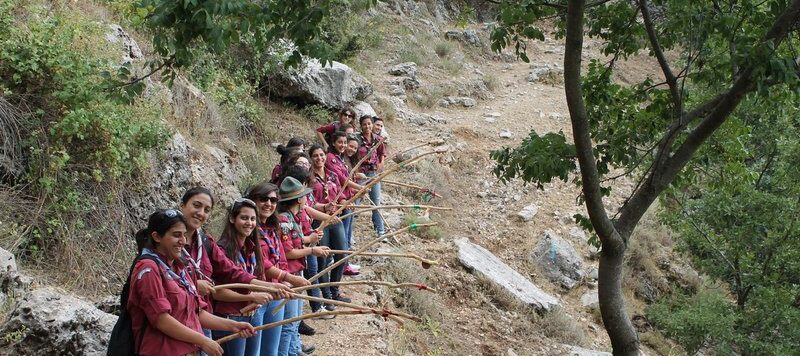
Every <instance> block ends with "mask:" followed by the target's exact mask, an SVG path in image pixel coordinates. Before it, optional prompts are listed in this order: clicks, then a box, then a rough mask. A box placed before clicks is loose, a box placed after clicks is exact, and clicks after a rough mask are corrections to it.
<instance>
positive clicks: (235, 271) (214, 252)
mask: <svg viewBox="0 0 800 356" xmlns="http://www.w3.org/2000/svg"><path fill="white" fill-rule="evenodd" d="M210 239H211V238H209V240H210ZM209 242H210V243H211V246H212V249H211V254H210V255H209V256H208V260H209V261H211V266H212V267H213V269H214V270H213V271H214V272H213V277H212V278H214V281H215V282H216V283H217V284H228V283H245V284H249V283H250V281H252V280H253V279H255V278H256V277H255V276H254V275H252V274H250V273H247V271H245V270H243V269H242V268H241V267H239V266H237V265H235V264H234V263H233V261H231V260H230V259H228V256H225V251H222V249H221V248H220V247H219V245H217V244H216V242H214V241H209Z"/></svg>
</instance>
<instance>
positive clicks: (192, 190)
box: [181, 187, 214, 208]
mask: <svg viewBox="0 0 800 356" xmlns="http://www.w3.org/2000/svg"><path fill="white" fill-rule="evenodd" d="M198 194H205V195H208V197H209V198H211V207H212V208H213V207H214V195H212V194H211V191H210V190H208V188H206V187H193V188H190V189H189V190H187V191H186V193H183V197H181V205H186V203H188V202H189V200H191V199H192V197H193V196H195V195H198Z"/></svg>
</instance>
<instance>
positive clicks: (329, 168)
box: [325, 153, 350, 202]
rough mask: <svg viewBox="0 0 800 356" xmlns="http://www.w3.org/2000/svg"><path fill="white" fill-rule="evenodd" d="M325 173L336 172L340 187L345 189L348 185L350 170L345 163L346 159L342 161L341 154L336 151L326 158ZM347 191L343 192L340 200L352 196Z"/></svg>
mask: <svg viewBox="0 0 800 356" xmlns="http://www.w3.org/2000/svg"><path fill="white" fill-rule="evenodd" d="M325 174H326V175H328V174H335V175H336V177H337V178H338V183H339V189H343V188H345V187H346V185H347V180H348V178H349V176H350V171H349V170H348V169H347V165H346V164H345V163H344V161H342V158H341V156H339V155H337V154H334V153H328V156H327V158H326V159H325ZM346 193H347V192H346V191H345V193H342V195H341V198H340V199H339V201H340V202H341V201H343V200H347V199H348V198H350V196H348V195H347V194H346ZM334 196H335V195H334Z"/></svg>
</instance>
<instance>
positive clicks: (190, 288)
mask: <svg viewBox="0 0 800 356" xmlns="http://www.w3.org/2000/svg"><path fill="white" fill-rule="evenodd" d="M142 255H145V256H152V257H154V258H155V260H156V261H158V264H159V265H160V266H161V269H162V270H164V272H166V273H167V278H169V279H174V280H177V281H178V284H180V286H181V287H183V289H186V291H187V292H188V293H189V294H191V295H193V296H197V291H196V290H195V287H194V284H192V283H191V282H189V277H188V276H187V275H186V268H183V269H181V274H180V275H178V274H177V273H175V271H173V270H172V268H169V266H167V264H166V263H165V262H164V261H163V260H162V259H161V257H160V256H159V255H158V254H156V253H154V252H153V251H152V250H150V249H148V248H144V249H142Z"/></svg>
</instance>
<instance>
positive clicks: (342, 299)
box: [332, 294, 353, 303]
mask: <svg viewBox="0 0 800 356" xmlns="http://www.w3.org/2000/svg"><path fill="white" fill-rule="evenodd" d="M332 299H333V300H338V301H340V302H344V303H351V302H352V301H353V300H352V299H350V298H348V297H345V296H343V295H341V294H340V295H337V296H335V297H333V298H332Z"/></svg>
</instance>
